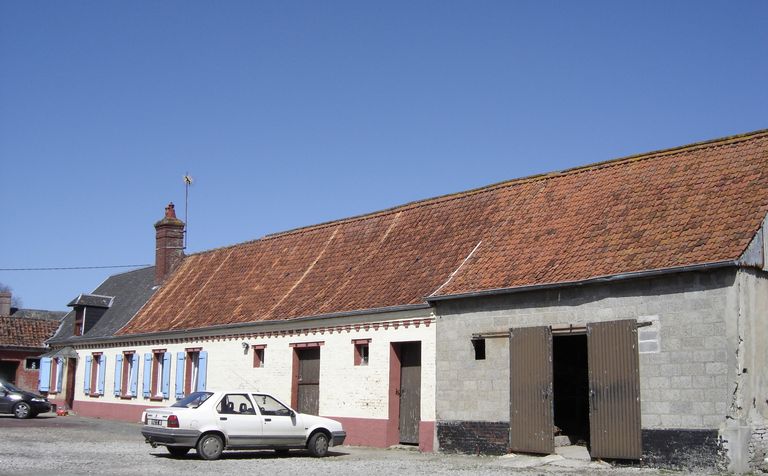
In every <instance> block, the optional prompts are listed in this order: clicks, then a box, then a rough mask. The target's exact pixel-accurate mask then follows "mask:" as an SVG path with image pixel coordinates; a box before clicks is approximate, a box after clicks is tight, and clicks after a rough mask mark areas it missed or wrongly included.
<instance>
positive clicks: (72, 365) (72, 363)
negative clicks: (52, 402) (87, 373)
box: [64, 359, 138, 410]
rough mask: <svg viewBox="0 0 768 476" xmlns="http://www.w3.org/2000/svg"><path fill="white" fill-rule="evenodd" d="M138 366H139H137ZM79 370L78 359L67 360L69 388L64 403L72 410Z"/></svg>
mask: <svg viewBox="0 0 768 476" xmlns="http://www.w3.org/2000/svg"><path fill="white" fill-rule="evenodd" d="M137 365H138V364H137ZM76 370H77V359H67V388H66V390H65V394H64V403H65V404H66V405H67V408H68V409H70V410H72V405H74V403H75V371H76Z"/></svg>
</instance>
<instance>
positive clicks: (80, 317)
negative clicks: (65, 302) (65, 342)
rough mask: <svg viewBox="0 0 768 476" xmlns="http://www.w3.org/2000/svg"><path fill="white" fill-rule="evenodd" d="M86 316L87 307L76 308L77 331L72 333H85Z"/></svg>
mask: <svg viewBox="0 0 768 476" xmlns="http://www.w3.org/2000/svg"><path fill="white" fill-rule="evenodd" d="M84 316H85V308H83V307H77V308H75V332H74V333H73V334H72V335H76V336H81V335H83V323H84V322H85V319H84Z"/></svg>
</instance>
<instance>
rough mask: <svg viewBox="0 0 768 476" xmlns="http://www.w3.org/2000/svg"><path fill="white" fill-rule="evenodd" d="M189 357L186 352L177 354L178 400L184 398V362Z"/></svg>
mask: <svg viewBox="0 0 768 476" xmlns="http://www.w3.org/2000/svg"><path fill="white" fill-rule="evenodd" d="M186 357H187V354H186V353H185V352H178V353H177V354H176V398H178V399H181V398H184V361H185V359H186Z"/></svg>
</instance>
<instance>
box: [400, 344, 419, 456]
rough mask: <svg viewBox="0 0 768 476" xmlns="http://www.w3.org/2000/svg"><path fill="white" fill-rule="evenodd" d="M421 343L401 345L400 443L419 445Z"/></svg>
mask: <svg viewBox="0 0 768 476" xmlns="http://www.w3.org/2000/svg"><path fill="white" fill-rule="evenodd" d="M420 421H421V342H408V343H403V344H400V443H406V444H418V443H419V422H420Z"/></svg>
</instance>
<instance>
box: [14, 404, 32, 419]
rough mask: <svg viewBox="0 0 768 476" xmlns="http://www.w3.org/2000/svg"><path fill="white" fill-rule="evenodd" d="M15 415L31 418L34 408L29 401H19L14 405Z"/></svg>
mask: <svg viewBox="0 0 768 476" xmlns="http://www.w3.org/2000/svg"><path fill="white" fill-rule="evenodd" d="M13 416H15V417H16V418H29V417H31V416H32V408H31V407H30V406H29V403H26V402H19V403H17V404H16V406H14V407H13Z"/></svg>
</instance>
